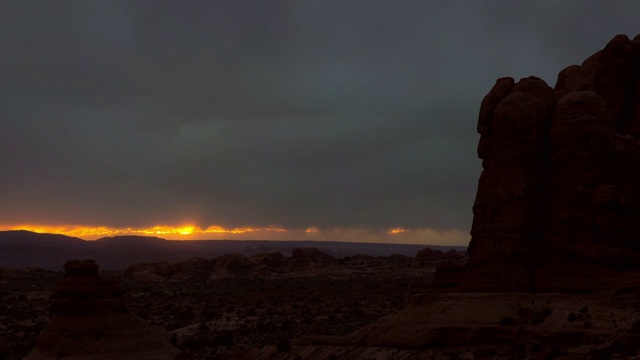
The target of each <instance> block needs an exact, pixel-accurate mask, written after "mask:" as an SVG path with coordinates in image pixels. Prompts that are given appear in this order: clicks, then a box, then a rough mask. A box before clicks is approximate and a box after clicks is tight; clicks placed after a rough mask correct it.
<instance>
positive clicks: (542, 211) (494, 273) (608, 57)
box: [441, 35, 640, 289]
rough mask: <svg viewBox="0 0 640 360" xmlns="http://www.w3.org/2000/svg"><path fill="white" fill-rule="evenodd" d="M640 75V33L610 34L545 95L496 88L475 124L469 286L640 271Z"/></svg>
mask: <svg viewBox="0 0 640 360" xmlns="http://www.w3.org/2000/svg"><path fill="white" fill-rule="evenodd" d="M639 74H640V36H638V37H636V38H635V39H634V40H633V41H632V40H629V38H627V36H625V35H618V36H616V37H614V38H613V40H611V42H609V44H608V45H607V46H606V47H605V48H604V49H603V50H602V51H599V52H597V53H595V54H594V55H593V56H591V57H589V58H588V59H587V60H585V61H584V63H583V64H582V65H572V66H569V67H567V68H565V69H564V70H562V71H561V72H560V74H559V75H558V79H557V83H556V85H555V87H554V88H551V87H549V86H548V85H547V84H546V83H545V82H544V81H542V80H541V79H538V78H535V77H529V78H524V79H521V80H520V81H518V82H515V81H514V80H513V79H511V78H502V79H498V81H497V82H496V84H495V85H494V87H493V88H492V89H491V91H490V92H489V94H487V96H486V97H485V98H484V100H483V101H482V104H481V107H480V115H479V119H478V132H479V133H480V135H481V138H480V142H479V144H478V156H479V157H480V158H481V159H482V166H483V172H482V174H481V176H480V180H479V183H478V192H477V195H476V200H475V203H474V205H473V214H474V219H473V225H472V229H471V235H472V239H471V242H470V245H469V249H468V251H469V264H468V267H467V270H468V271H466V272H468V273H470V275H469V276H470V277H471V278H472V280H470V281H467V282H466V284H467V285H469V284H475V285H474V286H476V287H477V286H478V284H481V285H480V286H481V287H486V288H488V289H490V288H494V289H545V288H559V287H571V286H573V285H575V284H581V285H579V286H584V283H585V282H584V281H579V280H578V281H577V282H576V281H574V280H572V279H574V278H575V277H576V276H578V278H588V279H589V280H590V281H588V284H587V286H593V287H600V286H608V285H605V284H606V283H607V282H608V281H610V280H611V278H609V277H607V274H609V273H610V271H619V270H625V271H627V270H630V271H635V270H639V269H638V268H639V265H638V264H640V228H639V227H638V226H637V223H638V221H640V187H638V184H639V183H640V171H638V167H639V166H640V75H639ZM441 275H442V274H441ZM618 277H619V276H614V278H618ZM618 283H619V281H618ZM474 286H471V287H472V288H473V287H474Z"/></svg>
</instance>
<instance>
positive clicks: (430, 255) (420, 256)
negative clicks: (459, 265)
mask: <svg viewBox="0 0 640 360" xmlns="http://www.w3.org/2000/svg"><path fill="white" fill-rule="evenodd" d="M466 258H467V252H466V251H456V250H453V249H452V250H449V251H442V250H433V249H431V248H429V247H428V248H424V249H422V250H420V251H418V253H417V254H416V256H415V257H414V260H415V263H416V265H424V264H432V263H439V262H443V261H464V260H466Z"/></svg>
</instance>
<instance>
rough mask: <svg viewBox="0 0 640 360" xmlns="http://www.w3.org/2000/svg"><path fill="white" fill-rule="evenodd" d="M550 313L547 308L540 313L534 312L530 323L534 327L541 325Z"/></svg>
mask: <svg viewBox="0 0 640 360" xmlns="http://www.w3.org/2000/svg"><path fill="white" fill-rule="evenodd" d="M551 313H552V311H551V309H550V308H548V307H545V308H544V309H542V311H536V312H534V313H533V316H532V317H531V323H532V324H534V325H538V324H542V323H543V322H544V321H545V320H547V318H548V317H549V315H551Z"/></svg>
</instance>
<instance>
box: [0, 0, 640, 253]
mask: <svg viewBox="0 0 640 360" xmlns="http://www.w3.org/2000/svg"><path fill="white" fill-rule="evenodd" d="M638 14H640V2H638V1H612V0H608V1H586V0H575V1H570V0H565V1H538V0H536V1H513V0H502V1H477V0H468V1H425V0H420V1H397V0H393V1H392V0H389V1H381V0H367V1H355V0H354V1H344V0H340V1H337V0H336V1H327V0H319V1H263V0H260V1H257V0H256V1H244V0H243V1H192V2H182V1H174V2H167V1H153V2H151V1H85V0H82V1H75V2H70V1H48V0H47V1H9V0H7V1H1V2H0V44H1V45H2V49H0V155H1V156H0V165H1V168H2V172H1V176H0V219H1V221H0V223H3V224H18V223H38V224H86V225H105V226H114V227H119V226H152V225H158V224H180V223H184V222H186V221H188V222H194V223H196V224H198V225H200V226H202V227H207V226H208V225H214V224H215V225H221V226H226V227H236V226H269V225H273V226H279V227H284V228H288V229H305V228H308V227H311V226H314V227H317V228H319V229H320V230H323V229H335V228H344V229H347V228H348V229H355V228H357V229H371V230H374V231H375V230H383V229H389V228H395V227H403V228H407V229H433V230H436V231H448V230H458V231H461V232H462V233H467V232H468V229H469V228H470V224H471V219H472V213H471V206H472V203H473V198H474V195H475V191H476V185H477V179H478V176H479V174H480V170H481V167H480V161H479V160H478V159H477V158H476V144H477V141H478V135H477V134H476V132H475V129H476V119H477V112H478V108H479V104H480V101H481V100H482V97H483V96H484V95H485V94H486V93H487V92H488V90H489V89H490V88H491V86H492V85H493V83H494V82H495V79H496V78H498V77H502V76H512V77H515V78H521V77H525V76H529V75H537V76H539V77H542V78H543V79H545V80H546V81H547V82H548V83H550V85H552V86H553V84H554V83H555V80H556V74H557V73H558V72H559V71H560V70H561V69H562V68H564V67H565V66H567V65H571V64H575V63H580V62H581V61H582V60H583V59H584V58H586V57H587V56H588V55H590V54H592V53H593V52H595V51H597V50H599V49H601V48H603V47H604V46H605V44H606V43H607V42H608V41H609V40H610V39H611V38H612V37H613V36H614V35H616V34H618V33H626V34H628V35H629V36H630V37H633V36H635V35H636V33H640V26H638V21H637V20H638V18H637V15H638ZM336 240H340V239H336Z"/></svg>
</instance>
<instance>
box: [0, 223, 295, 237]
mask: <svg viewBox="0 0 640 360" xmlns="http://www.w3.org/2000/svg"><path fill="white" fill-rule="evenodd" d="M0 230H27V231H33V232H37V233H51V234H62V235H67V236H74V237H79V238H82V239H85V240H94V239H98V238H101V237H105V236H117V235H141V236H160V237H170V238H179V239H182V240H190V239H195V238H199V237H200V236H201V235H207V234H215V235H225V234H229V235H233V234H244V233H255V232H286V231H287V230H285V229H281V228H277V227H266V228H255V227H244V228H225V227H222V226H217V225H214V226H209V227H207V228H204V229H203V228H201V227H199V226H196V225H182V226H167V225H157V226H153V227H148V228H135V227H125V228H114V227H107V226H95V227H89V226H79V225H61V226H51V225H15V226H0Z"/></svg>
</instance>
